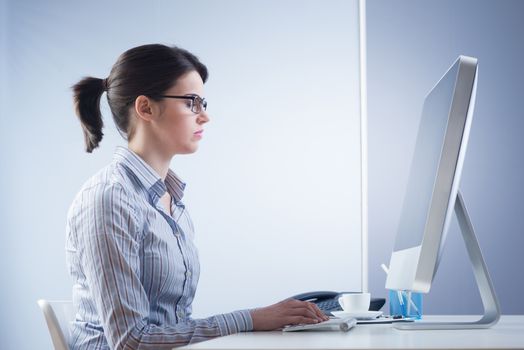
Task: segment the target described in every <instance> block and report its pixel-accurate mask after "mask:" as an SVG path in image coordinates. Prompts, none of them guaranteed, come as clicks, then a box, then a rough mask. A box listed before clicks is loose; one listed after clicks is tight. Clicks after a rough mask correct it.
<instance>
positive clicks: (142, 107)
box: [135, 95, 154, 121]
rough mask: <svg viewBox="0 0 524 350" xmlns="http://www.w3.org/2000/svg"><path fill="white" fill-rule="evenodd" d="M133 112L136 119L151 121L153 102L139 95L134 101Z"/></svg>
mask: <svg viewBox="0 0 524 350" xmlns="http://www.w3.org/2000/svg"><path fill="white" fill-rule="evenodd" d="M135 112H136V115H137V116H138V118H140V119H142V120H144V121H151V120H153V117H154V105H153V101H152V100H151V99H150V98H149V97H147V96H144V95H140V96H138V97H137V98H136V100H135Z"/></svg>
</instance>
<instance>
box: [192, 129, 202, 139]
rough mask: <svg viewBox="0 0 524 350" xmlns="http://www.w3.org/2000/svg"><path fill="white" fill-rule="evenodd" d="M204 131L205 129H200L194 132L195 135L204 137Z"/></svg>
mask: <svg viewBox="0 0 524 350" xmlns="http://www.w3.org/2000/svg"><path fill="white" fill-rule="evenodd" d="M203 132H204V130H198V131H197V132H195V133H193V135H195V136H198V137H202V133H203Z"/></svg>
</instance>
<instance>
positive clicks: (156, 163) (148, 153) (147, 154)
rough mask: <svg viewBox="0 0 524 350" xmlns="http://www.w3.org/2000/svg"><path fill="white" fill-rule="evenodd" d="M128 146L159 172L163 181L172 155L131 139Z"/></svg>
mask: <svg viewBox="0 0 524 350" xmlns="http://www.w3.org/2000/svg"><path fill="white" fill-rule="evenodd" d="M128 147H129V149H130V150H131V151H133V152H135V153H136V154H137V155H138V156H139V157H140V158H142V159H143V160H144V161H145V162H146V163H147V164H148V165H149V166H150V167H151V168H153V169H154V170H155V171H156V172H157V174H158V175H160V177H161V178H162V181H164V180H165V179H166V176H167V171H168V170H169V164H170V163H171V157H168V156H164V155H163V154H162V152H158V150H155V149H148V147H147V146H146V145H145V144H137V143H135V142H131V141H130V142H129V144H128Z"/></svg>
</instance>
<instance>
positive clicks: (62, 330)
mask: <svg viewBox="0 0 524 350" xmlns="http://www.w3.org/2000/svg"><path fill="white" fill-rule="evenodd" d="M37 303H38V306H40V309H42V311H43V313H44V317H45V321H46V323H47V328H49V334H50V335H51V340H53V345H54V347H55V350H69V345H68V344H69V324H70V323H71V321H73V320H74V318H75V311H74V309H73V302H72V301H48V300H43V299H40V300H38V301H37Z"/></svg>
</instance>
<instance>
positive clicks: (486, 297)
mask: <svg viewBox="0 0 524 350" xmlns="http://www.w3.org/2000/svg"><path fill="white" fill-rule="evenodd" d="M455 214H456V215H457V219H458V223H459V226H460V231H461V232H462V238H464V243H465V244H466V248H467V250H468V255H469V260H470V261H471V264H472V265H473V273H474V275H475V280H476V281H477V287H478V288H479V292H480V297H481V299H482V305H483V306H484V315H483V316H482V317H481V318H480V319H479V320H477V321H472V322H425V321H415V322H410V323H396V324H395V325H394V327H395V328H397V329H405V330H409V329H411V330H415V329H421V330H422V329H472V328H489V327H491V326H493V325H494V324H496V323H497V322H498V320H499V318H500V306H499V302H498V300H497V296H496V295H495V289H494V288H493V284H492V283H491V278H490V277H489V273H488V269H487V267H486V263H485V262H484V258H483V257H482V252H481V251H480V246H479V243H478V241H477V237H476V236H475V231H474V230H473V225H472V224H471V220H470V219H469V215H468V212H467V210H466V206H465V205H464V200H463V199H462V194H461V193H460V191H459V192H458V193H457V199H456V201H455Z"/></svg>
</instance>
